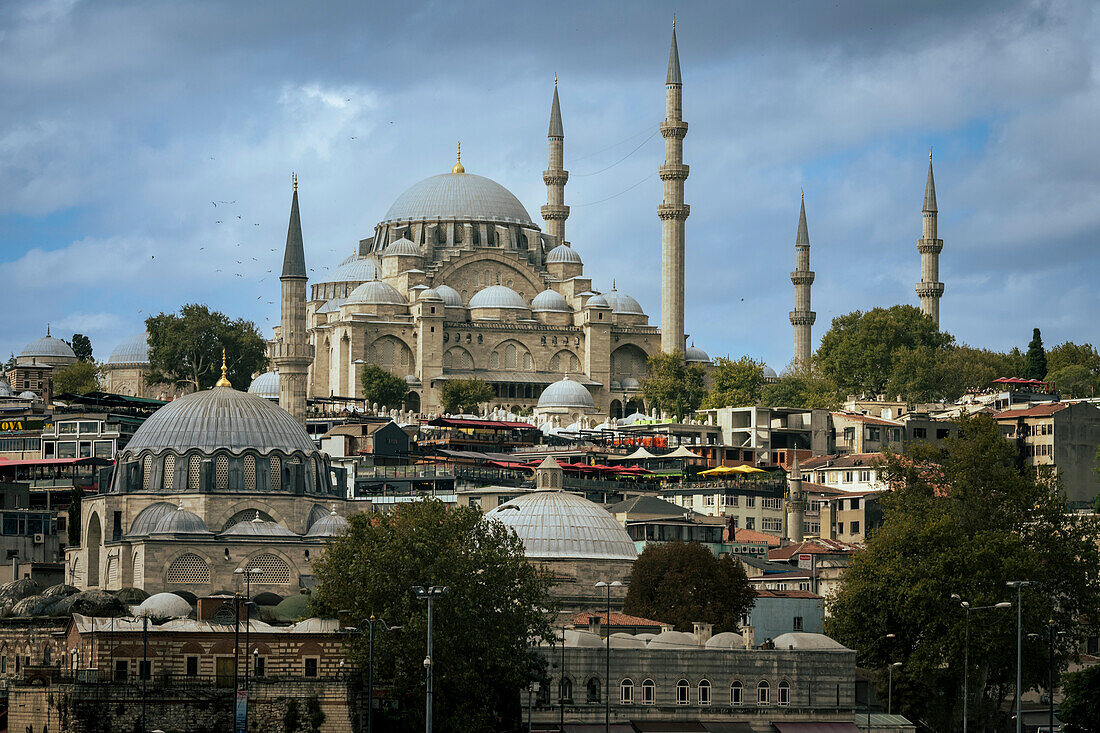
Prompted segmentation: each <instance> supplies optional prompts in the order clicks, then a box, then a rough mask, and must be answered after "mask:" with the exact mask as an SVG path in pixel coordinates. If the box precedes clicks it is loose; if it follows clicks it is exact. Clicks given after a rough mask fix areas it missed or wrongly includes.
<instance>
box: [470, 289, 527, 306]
mask: <svg viewBox="0 0 1100 733" xmlns="http://www.w3.org/2000/svg"><path fill="white" fill-rule="evenodd" d="M470 308H471V309H473V308H514V309H517V310H520V309H522V310H527V303H526V301H524V300H523V298H521V297H520V294H519V293H517V292H516V291H515V290H512V289H511V288H509V287H506V286H504V285H490V286H489V287H487V288H484V289H482V290H479V291H477V292H476V293H474V297H472V298H470Z"/></svg>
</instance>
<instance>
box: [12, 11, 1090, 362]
mask: <svg viewBox="0 0 1100 733" xmlns="http://www.w3.org/2000/svg"><path fill="white" fill-rule="evenodd" d="M672 10H673V7H672V6H670V5H669V4H668V3H665V2H647V1H642V0H631V2H591V0H588V1H587V2H577V3H573V2H555V3H539V4H537V5H536V4H533V3H531V4H529V3H515V2H476V3H461V2H454V1H453V0H448V1H442V0H440V1H437V2H406V3H382V2H362V1H361V0H360V1H351V0H349V1H348V2H300V1H295V2H289V1H287V2H283V1H275V0H271V1H268V2H252V3H246V2H228V1H227V2H198V1H194V2H186V1H182V0H180V1H175V2H156V3H150V2H113V1H111V0H96V1H95V2H91V1H90V0H85V1H83V2H81V1H78V0H8V2H4V3H0V97H2V98H3V100H4V104H3V110H4V113H3V115H0V180H2V181H3V184H2V189H3V192H4V193H3V196H2V197H0V273H3V278H2V282H3V287H4V290H5V291H6V292H5V298H4V308H3V315H2V316H0V318H2V320H0V323H2V326H0V354H3V355H4V357H5V358H6V356H7V355H8V353H9V352H15V353H18V352H19V351H20V350H21V348H22V347H23V345H24V344H25V343H27V342H28V341H30V340H31V339H33V338H35V337H37V336H39V335H41V334H43V333H44V331H45V328H46V323H47V322H49V323H51V324H52V329H53V333H54V335H60V336H63V337H65V338H69V337H71V334H72V333H73V332H82V333H85V334H87V335H89V336H90V337H91V339H92V343H93V346H94V348H95V355H96V357H97V358H99V359H105V358H106V357H107V356H108V354H109V353H110V351H111V349H112V348H113V347H114V346H115V345H116V344H117V343H118V342H119V341H121V340H122V339H124V338H126V337H128V336H130V335H132V334H134V333H138V332H140V331H141V330H142V327H143V326H142V321H143V320H144V319H145V318H146V317H147V316H148V315H149V314H151V313H157V312H160V311H166V310H175V309H176V308H178V307H179V306H180V305H181V304H183V303H186V302H194V301H201V302H205V303H208V304H210V305H211V306H212V307H214V308H217V309H220V310H223V311H225V312H226V313H229V314H231V315H233V316H244V317H247V318H249V319H252V320H254V321H256V323H257V324H258V325H259V326H261V327H262V328H263V329H264V331H265V333H269V328H270V326H271V325H273V324H274V323H275V322H276V321H277V318H278V312H277V304H278V282H277V280H276V279H274V277H273V276H276V275H277V274H278V266H279V263H280V260H281V251H282V247H283V244H284V242H285V238H286V221H287V215H288V209H289V199H290V178H291V172H292V171H296V172H297V173H298V175H299V178H300V180H301V184H300V196H301V207H302V222H303V228H304V232H305V239H306V258H307V261H308V266H309V267H311V268H313V269H314V273H312V275H311V277H317V276H320V275H323V274H324V272H325V270H324V268H326V267H332V266H334V265H335V264H336V263H338V262H339V261H340V260H341V259H343V258H344V257H345V256H347V255H348V254H350V253H351V251H352V250H353V248H354V246H355V243H356V242H357V241H358V239H359V238H361V237H364V236H367V235H369V234H370V233H371V232H372V230H373V227H374V224H375V222H377V221H378V220H379V219H381V218H382V216H383V214H384V213H385V212H386V209H387V208H388V207H389V205H390V203H391V202H392V201H393V199H394V198H396V197H397V195H398V194H399V193H400V192H401V191H403V190H404V189H405V188H407V187H408V186H410V185H412V184H413V183H415V182H416V181H418V180H420V179H422V178H425V177H427V176H430V175H434V174H436V173H441V172H446V171H448V170H449V169H450V166H451V164H452V163H453V157H454V148H455V143H456V141H458V140H461V141H462V147H463V162H464V163H465V165H466V169H467V170H468V171H469V172H471V173H478V174H480V175H485V176H488V177H490V178H492V179H494V180H496V181H499V182H500V183H501V184H503V185H504V186H506V187H507V188H509V189H510V190H512V191H513V192H514V193H515V194H516V195H517V196H518V197H519V198H520V200H521V201H522V202H523V203H524V205H525V206H526V208H527V210H528V211H529V212H531V213H532V215H533V216H534V217H535V220H536V221H539V219H538V210H539V206H540V205H541V204H542V203H543V202H545V200H546V199H545V187H544V185H543V183H542V180H541V171H542V170H543V169H544V168H545V167H546V138H545V135H546V127H547V118H548V112H549V107H550V99H551V94H552V91H553V77H554V74H555V72H556V73H557V74H558V76H559V79H560V93H561V104H562V114H563V117H564V122H565V133H566V168H568V169H569V170H570V172H571V177H570V181H569V185H568V186H567V188H566V200H567V203H568V204H570V205H571V206H572V207H573V208H572V214H571V216H570V219H569V222H568V226H567V232H568V237H569V239H570V240H571V241H572V242H573V245H574V246H575V247H576V248H577V249H578V251H579V252H580V253H581V255H582V256H583V258H584V261H585V269H586V274H588V275H590V276H591V277H592V278H593V282H594V285H595V287H597V288H599V289H605V290H606V289H610V287H611V284H612V279H613V278H614V279H615V280H616V282H617V285H618V288H619V289H620V290H622V291H625V292H628V293H630V294H632V295H634V296H635V297H636V298H637V299H638V300H639V301H640V302H641V303H642V305H643V306H644V307H645V309H646V311H647V312H648V313H649V314H650V318H651V322H652V323H655V324H656V323H659V321H660V314H659V310H660V297H659V289H660V278H659V267H660V222H659V220H658V218H657V214H656V206H657V204H658V202H659V198H660V191H661V187H660V182H659V181H658V179H657V174H656V170H657V167H658V166H659V165H660V163H661V160H662V156H663V150H662V145H661V139H660V136H659V134H655V133H656V130H657V125H658V123H659V122H660V120H661V118H662V117H663V116H664V75H665V69H666V64H667V53H668V41H669V31H670V29H669V26H670V23H671V16H670V14H671V12H672ZM676 10H677V12H678V16H677V17H678V22H677V33H678V36H679V46H680V58H681V62H682V66H683V77H684V117H685V119H686V120H687V121H688V122H689V124H690V131H689V134H688V137H687V139H686V141H685V158H686V162H687V163H688V164H689V165H690V166H691V177H690V178H689V179H688V181H687V200H688V203H690V204H691V218H690V219H688V222H687V329H688V331H689V332H690V333H691V334H692V337H693V338H694V341H695V343H696V345H698V346H702V347H703V348H705V349H707V350H708V351H709V352H710V353H711V354H712V355H725V354H729V355H732V356H735V357H736V356H740V355H741V354H745V353H747V354H751V355H754V356H756V357H758V358H761V359H764V360H766V361H767V362H768V363H770V364H772V365H773V366H775V367H776V368H782V366H783V365H784V364H786V363H787V362H788V361H789V359H790V357H791V327H790V325H789V323H788V321H787V312H788V311H789V310H790V309H791V308H792V307H793V288H792V286H791V283H790V280H789V271H790V270H791V269H792V267H793V264H794V247H793V245H794V236H795V229H796V225H797V216H798V196H799V189H800V188H805V191H806V207H807V212H808V217H809V228H810V241H811V244H812V248H811V266H812V268H813V269H814V270H816V272H817V281H816V283H815V285H814V289H813V305H814V308H815V310H816V311H817V313H818V321H817V326H816V327H815V330H814V337H815V339H817V338H820V335H821V334H823V333H824V332H825V330H827V328H828V326H829V322H830V320H831V319H832V318H833V317H834V316H836V315H838V314H841V313H846V312H849V311H852V310H855V309H868V308H872V307H875V306H888V305H892V304H895V303H913V304H915V303H916V295H915V293H914V290H913V284H914V282H915V281H917V280H919V255H918V254H917V251H916V240H917V238H918V237H919V236H920V222H921V213H920V208H921V202H922V196H923V191H924V179H925V170H926V167H927V158H928V149H929V147H933V148H934V150H935V155H936V187H937V194H938V198H939V206H940V236H941V237H942V238H943V240H944V251H943V255H942V257H941V266H940V267H941V269H940V272H941V278H940V279H941V280H943V281H944V282H945V283H946V284H947V291H946V294H945V296H944V298H943V301H942V310H941V313H942V315H941V323H942V327H943V328H945V329H946V330H948V331H950V332H951V333H953V334H955V335H956V337H957V338H958V339H960V340H961V341H964V342H967V343H970V344H973V345H977V346H984V347H990V348H997V349H1006V348H1010V347H1011V346H1013V345H1020V346H1023V345H1025V344H1026V343H1027V341H1028V339H1029V338H1030V335H1031V329H1032V328H1033V327H1036V326H1038V327H1040V328H1041V329H1042V330H1043V335H1044V339H1045V341H1046V342H1047V343H1048V344H1054V343H1060V342H1062V341H1065V340H1074V341H1079V342H1080V341H1092V342H1094V343H1095V342H1096V341H1097V340H1098V339H1100V326H1098V325H1097V324H1098V318H1097V315H1098V314H1100V295H1098V292H1100V287H1098V286H1100V249H1098V247H1097V240H1098V237H1100V135H1098V134H1097V131H1098V130H1100V67H1098V63H1100V44H1098V43H1097V38H1100V27H1098V26H1100V6H1098V5H1097V4H1096V3H1092V2H1088V1H1087V0H1082V1H1081V2H1076V3H1074V2H1056V1H1055V2H1017V3H1012V2H1005V1H1004V0H994V1H990V2H978V1H977V0H970V1H969V2H965V3H960V2H957V0H944V1H942V2H920V3H914V2H908V1H904V0H899V1H898V2H892V3H886V2H879V1H874V2H872V1H868V2H833V3H824V2H787V3H784V2H769V3H759V2H748V1H747V0H737V1H736V2H725V1H723V2H717V1H716V2H710V3H685V4H683V5H682V6H681V7H679V8H676ZM215 203H217V205H216V206H215V205H214V204H215Z"/></svg>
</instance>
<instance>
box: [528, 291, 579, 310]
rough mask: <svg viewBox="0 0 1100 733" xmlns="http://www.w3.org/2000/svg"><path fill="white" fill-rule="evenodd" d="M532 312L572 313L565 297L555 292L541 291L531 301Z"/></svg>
mask: <svg viewBox="0 0 1100 733" xmlns="http://www.w3.org/2000/svg"><path fill="white" fill-rule="evenodd" d="M531 310H533V311H552V312H555V313H572V312H573V309H572V308H570V307H569V303H568V302H566V300H565V296H563V295H562V294H561V293H559V292H558V291H556V290H543V291H542V292H541V293H539V294H538V295H536V296H535V297H534V299H533V300H532V301H531Z"/></svg>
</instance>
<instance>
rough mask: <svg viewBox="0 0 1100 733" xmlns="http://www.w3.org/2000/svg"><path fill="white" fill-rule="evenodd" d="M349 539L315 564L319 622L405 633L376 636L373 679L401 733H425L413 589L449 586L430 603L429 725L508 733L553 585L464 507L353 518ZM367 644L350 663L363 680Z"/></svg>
mask: <svg viewBox="0 0 1100 733" xmlns="http://www.w3.org/2000/svg"><path fill="white" fill-rule="evenodd" d="M350 522H351V526H350V528H349V529H348V531H347V532H346V533H345V534H344V535H342V536H340V537H337V538H336V539H335V540H333V541H332V542H331V543H330V544H329V546H328V548H327V549H326V550H325V551H324V552H323V553H322V555H321V557H320V558H318V559H317V561H316V562H314V565H313V568H314V572H315V574H316V576H317V586H316V587H315V588H314V591H313V596H312V599H311V603H312V607H313V610H314V611H315V612H317V613H323V614H335V613H336V612H337V611H341V610H347V611H349V612H350V615H351V619H352V621H351V622H352V623H353V624H354V625H356V626H360V624H361V621H362V620H363V619H366V618H368V617H370V616H371V615H372V614H374V615H375V616H377V617H378V618H381V619H384V620H385V621H386V622H387V623H389V624H390V625H401V626H403V627H404V628H403V629H402V630H401V631H400V632H389V633H379V634H376V637H375V646H376V649H375V665H376V670H375V679H376V681H381V682H383V683H386V684H392V685H393V688H394V691H395V693H396V696H397V698H398V700H399V702H400V708H399V710H398V712H397V715H398V716H399V719H398V720H397V721H395V723H396V727H395V729H396V730H417V729H423V727H424V718H423V716H424V706H423V699H424V667H423V665H422V661H423V659H424V650H425V635H426V628H427V607H426V603H425V602H423V601H421V600H418V599H417V598H416V597H415V596H414V595H413V592H412V588H413V586H423V587H425V588H426V587H429V586H433V585H435V586H447V587H448V588H449V590H448V591H447V593H446V594H445V595H443V596H442V597H441V598H439V599H437V600H436V601H435V617H434V662H435V665H434V675H435V706H434V715H435V720H436V726H437V730H450V731H470V732H471V733H479V732H481V731H484V732H486V733H489V732H491V731H498V730H512V729H513V728H514V727H515V725H516V723H517V722H518V721H516V720H515V714H516V713H518V706H517V702H518V699H519V692H520V690H521V689H522V688H523V687H524V686H526V684H527V682H528V680H530V679H531V676H530V674H531V670H532V666H533V665H536V664H537V658H536V657H535V656H534V655H532V654H531V653H530V651H529V649H530V645H531V644H533V643H537V642H538V640H540V639H549V638H550V634H551V629H550V625H549V620H548V619H549V611H548V610H547V609H549V608H550V600H549V596H548V591H549V587H550V583H551V578H550V576H549V575H548V574H546V573H544V572H543V571H541V570H540V569H539V568H537V567H536V566H534V565H532V564H531V563H529V562H528V561H527V559H526V558H525V557H524V554H523V544H522V543H521V542H520V540H519V538H518V537H517V536H516V534H515V532H514V531H512V530H510V529H508V528H506V527H505V526H504V525H503V524H501V523H500V522H497V521H491V520H485V519H483V518H482V515H481V512H479V511H478V510H476V509H471V508H469V507H457V508H452V509H448V508H447V507H446V506H445V505H444V504H443V503H442V502H440V501H437V500H435V499H426V500H424V501H418V502H411V503H408V504H401V505H399V506H397V507H396V509H395V510H394V511H393V512H392V513H390V514H355V515H352V516H351V517H350ZM367 651H368V650H367V640H366V638H365V637H363V636H361V635H360V636H358V637H356V638H355V639H354V641H352V642H351V645H350V650H349V654H350V656H351V658H352V659H353V660H354V661H355V662H356V665H357V666H358V668H359V669H364V670H365V669H366V665H367Z"/></svg>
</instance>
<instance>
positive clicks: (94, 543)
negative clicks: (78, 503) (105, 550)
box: [85, 512, 103, 586]
mask: <svg viewBox="0 0 1100 733" xmlns="http://www.w3.org/2000/svg"><path fill="white" fill-rule="evenodd" d="M85 542H86V543H87V547H88V585H89V586H98V585H99V547H100V545H102V544H103V526H102V525H101V524H100V523H99V513H98V512H92V516H91V517H89V518H88V533H87V534H86V535H85Z"/></svg>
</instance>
